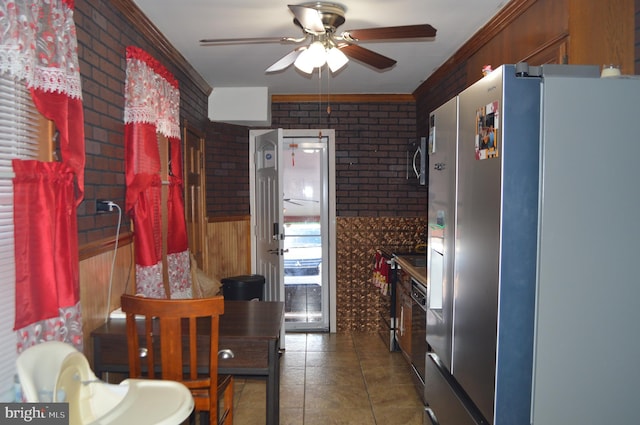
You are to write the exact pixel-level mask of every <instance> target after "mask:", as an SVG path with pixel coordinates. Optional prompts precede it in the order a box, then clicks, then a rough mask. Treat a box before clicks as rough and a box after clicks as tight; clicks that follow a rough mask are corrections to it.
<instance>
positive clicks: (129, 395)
mask: <svg viewBox="0 0 640 425" xmlns="http://www.w3.org/2000/svg"><path fill="white" fill-rule="evenodd" d="M49 344H50V343H49V342H46V343H42V344H39V345H38V346H35V347H39V346H41V345H45V346H46V345H49ZM35 347H32V348H35ZM32 348H30V349H28V350H25V351H24V353H26V352H27V351H29V350H31V349H32ZM46 348H47V347H41V348H40V349H38V350H37V351H38V352H39V353H43V354H44V353H47V354H48V353H50V351H49V350H47V349H46ZM71 348H72V350H73V351H72V352H70V353H68V354H67V355H66V356H65V357H64V360H62V362H61V363H60V365H59V368H58V369H57V370H56V380H55V384H54V386H53V387H52V391H51V392H52V394H53V399H52V400H51V401H53V402H68V403H69V425H89V424H90V425H109V424H114V425H115V424H118V425H121V424H122V425H127V424H131V425H133V424H135V425H145V424H146V425H176V424H180V423H182V422H183V421H184V420H185V419H186V418H187V417H188V416H189V415H190V413H191V411H192V410H193V406H194V402H193V397H192V395H191V392H190V391H189V389H188V388H187V387H185V386H184V385H183V384H181V383H179V382H175V381H166V380H145V379H125V380H124V381H122V382H121V383H120V384H119V385H115V384H108V383H106V382H103V381H101V380H99V379H98V378H97V377H96V376H95V374H94V373H93V371H92V370H91V367H90V366H89V362H88V361H87V358H86V357H85V356H84V354H82V353H81V352H79V351H77V350H75V349H74V348H73V347H71ZM56 349H57V348H56ZM24 353H23V354H24ZM45 355H46V354H45ZM23 371H24V368H23ZM20 373H21V372H18V374H19V375H20ZM20 378H21V380H22V379H23V378H22V375H20ZM25 379H27V378H25ZM32 382H33V381H32ZM40 392H42V391H40ZM37 393H38V391H36V394H37ZM41 398H42V397H41ZM39 401H47V400H39Z"/></svg>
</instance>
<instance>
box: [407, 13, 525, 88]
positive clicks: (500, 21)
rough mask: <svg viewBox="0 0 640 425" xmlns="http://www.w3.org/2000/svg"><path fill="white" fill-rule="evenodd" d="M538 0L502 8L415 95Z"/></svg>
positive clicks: (462, 60)
mask: <svg viewBox="0 0 640 425" xmlns="http://www.w3.org/2000/svg"><path fill="white" fill-rule="evenodd" d="M536 1H537V0H511V1H510V2H509V3H508V4H507V5H506V6H505V7H504V8H502V9H501V10H500V11H499V12H498V13H497V14H496V15H495V16H494V17H493V18H492V19H491V20H490V21H489V22H487V24H486V25H485V26H484V27H482V28H480V29H479V30H478V31H477V32H476V33H475V34H474V36H473V37H471V39H470V40H469V41H468V42H467V43H465V44H464V45H463V46H462V47H461V48H460V49H458V51H457V52H455V53H454V54H453V56H451V57H450V58H449V59H448V60H447V62H445V63H444V64H443V65H442V66H441V67H440V68H438V69H436V71H435V72H434V73H433V74H431V75H430V76H429V78H427V80H426V81H425V82H424V83H422V84H421V85H420V86H419V87H418V88H417V89H416V90H415V91H414V92H413V96H414V97H416V98H420V97H421V96H422V94H423V92H424V91H426V90H428V88H429V87H431V86H432V84H433V83H432V82H433V81H441V80H443V79H444V77H445V76H446V75H447V74H449V73H451V72H452V71H453V69H454V68H455V67H456V66H459V65H460V64H461V63H464V62H465V61H467V60H468V59H469V58H471V56H473V54H474V53H476V52H477V51H478V50H479V49H480V48H482V46H484V45H485V44H486V43H487V42H488V41H489V40H491V39H492V38H494V37H496V36H497V35H498V34H499V33H500V32H501V31H503V30H504V29H505V28H506V27H507V26H508V25H509V24H511V23H512V22H514V21H515V20H516V19H517V18H518V17H519V16H520V15H522V14H523V13H524V12H525V11H526V10H527V9H529V8H530V7H531V6H533V5H534V4H535V3H536Z"/></svg>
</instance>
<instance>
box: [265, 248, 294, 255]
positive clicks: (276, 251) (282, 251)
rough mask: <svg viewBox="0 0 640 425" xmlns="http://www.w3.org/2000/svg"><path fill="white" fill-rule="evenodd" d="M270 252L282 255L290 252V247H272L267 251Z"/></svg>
mask: <svg viewBox="0 0 640 425" xmlns="http://www.w3.org/2000/svg"><path fill="white" fill-rule="evenodd" d="M267 252H268V253H269V254H275V255H282V254H284V253H285V252H289V249H278V248H276V249H270V250H268V251H267Z"/></svg>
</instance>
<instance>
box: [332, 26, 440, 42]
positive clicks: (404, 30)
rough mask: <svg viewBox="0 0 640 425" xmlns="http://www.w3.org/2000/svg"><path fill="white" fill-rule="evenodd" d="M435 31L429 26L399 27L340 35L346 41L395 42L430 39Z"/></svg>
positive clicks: (352, 31) (364, 30)
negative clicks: (409, 39)
mask: <svg viewBox="0 0 640 425" xmlns="http://www.w3.org/2000/svg"><path fill="white" fill-rule="evenodd" d="M436 31H437V30H436V29H435V28H434V27H432V26H431V25H429V24H422V25H405V26H400V27H380V28H365V29H359V30H348V31H344V32H343V33H342V37H343V38H344V39H345V40H346V41H373V40H396V39H401V38H432V37H435V36H436Z"/></svg>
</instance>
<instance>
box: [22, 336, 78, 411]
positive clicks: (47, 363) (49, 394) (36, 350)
mask: <svg viewBox="0 0 640 425" xmlns="http://www.w3.org/2000/svg"><path fill="white" fill-rule="evenodd" d="M77 351H78V350H76V349H75V347H73V346H72V345H71V344H66V343H64V342H60V341H49V342H44V343H42V344H38V345H34V346H32V347H29V348H27V349H26V350H24V351H23V352H22V353H20V355H19V356H18V358H17V360H16V369H17V370H18V377H19V378H20V385H21V386H22V396H23V398H24V401H26V402H28V403H37V402H46V401H52V400H53V387H55V385H56V381H57V379H58V372H59V371H60V366H61V365H62V362H63V361H64V359H65V357H67V355H69V354H71V353H75V352H77Z"/></svg>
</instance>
